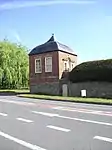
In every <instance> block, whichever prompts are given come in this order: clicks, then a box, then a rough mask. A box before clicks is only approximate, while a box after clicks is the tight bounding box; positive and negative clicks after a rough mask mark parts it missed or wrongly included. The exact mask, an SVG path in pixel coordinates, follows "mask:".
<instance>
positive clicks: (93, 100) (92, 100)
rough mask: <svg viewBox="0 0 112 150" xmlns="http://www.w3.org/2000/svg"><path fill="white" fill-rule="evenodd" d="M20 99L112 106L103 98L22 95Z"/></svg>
mask: <svg viewBox="0 0 112 150" xmlns="http://www.w3.org/2000/svg"><path fill="white" fill-rule="evenodd" d="M19 96H20V97H26V98H35V99H46V100H57V101H65V102H66V101H71V102H83V103H94V104H112V99H103V98H81V97H63V96H50V95H49V96H48V95H37V94H20V95H19Z"/></svg>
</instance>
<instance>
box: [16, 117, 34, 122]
mask: <svg viewBox="0 0 112 150" xmlns="http://www.w3.org/2000/svg"><path fill="white" fill-rule="evenodd" d="M16 119H17V120H19V121H24V122H27V123H31V122H33V121H32V120H27V119H24V118H16Z"/></svg>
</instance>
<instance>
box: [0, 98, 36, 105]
mask: <svg viewBox="0 0 112 150" xmlns="http://www.w3.org/2000/svg"><path fill="white" fill-rule="evenodd" d="M0 102H3V103H10V104H11V103H12V104H18V105H25V106H28V105H31V106H33V105H35V104H34V103H30V102H24V101H21V102H20V101H13V100H6V99H4V100H2V99H0Z"/></svg>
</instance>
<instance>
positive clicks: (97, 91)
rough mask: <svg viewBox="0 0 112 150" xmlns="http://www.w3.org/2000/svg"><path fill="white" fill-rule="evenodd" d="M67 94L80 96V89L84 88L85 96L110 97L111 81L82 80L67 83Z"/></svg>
mask: <svg viewBox="0 0 112 150" xmlns="http://www.w3.org/2000/svg"><path fill="white" fill-rule="evenodd" d="M67 84H68V95H69V96H78V97H79V96H81V90H86V92H87V97H102V98H112V83H108V82H83V83H67Z"/></svg>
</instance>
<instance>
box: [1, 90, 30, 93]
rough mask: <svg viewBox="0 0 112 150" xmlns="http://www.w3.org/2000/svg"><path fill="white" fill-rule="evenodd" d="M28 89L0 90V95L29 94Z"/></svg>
mask: <svg viewBox="0 0 112 150" xmlns="http://www.w3.org/2000/svg"><path fill="white" fill-rule="evenodd" d="M29 92H30V91H29V89H0V93H29Z"/></svg>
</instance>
